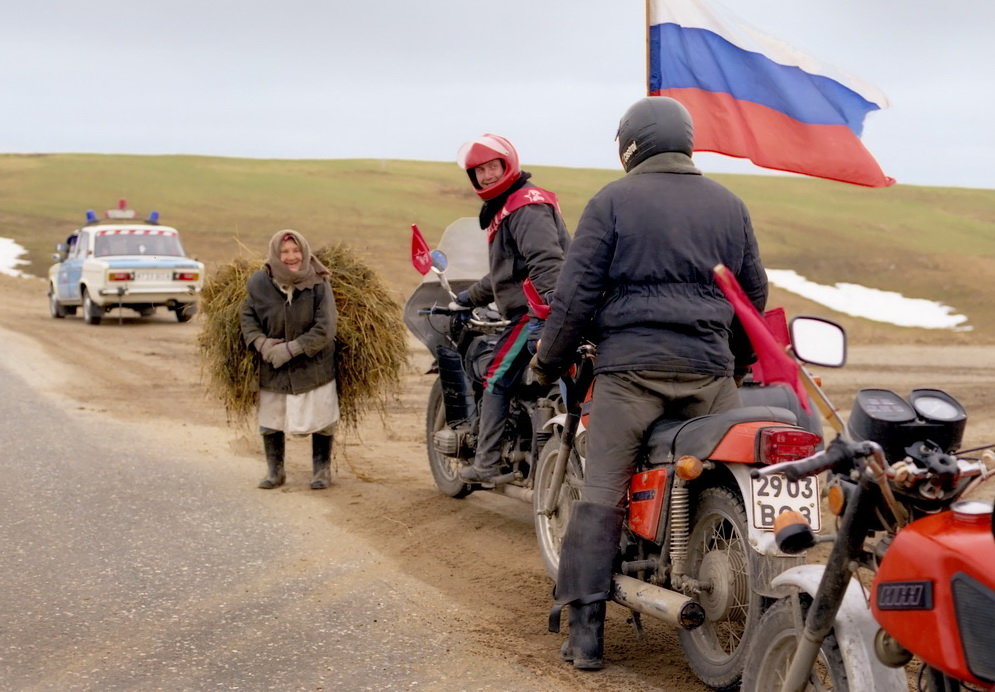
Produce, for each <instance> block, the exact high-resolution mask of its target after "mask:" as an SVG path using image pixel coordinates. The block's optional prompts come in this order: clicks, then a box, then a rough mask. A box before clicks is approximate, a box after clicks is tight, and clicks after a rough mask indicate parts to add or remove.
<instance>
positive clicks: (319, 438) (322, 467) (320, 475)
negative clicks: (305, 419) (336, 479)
mask: <svg viewBox="0 0 995 692" xmlns="http://www.w3.org/2000/svg"><path fill="white" fill-rule="evenodd" d="M311 463H312V465H313V470H314V473H313V475H312V476H311V490H324V489H325V488H327V487H328V486H329V484H331V482H332V473H331V466H332V436H331V435H320V434H318V433H312V434H311Z"/></svg>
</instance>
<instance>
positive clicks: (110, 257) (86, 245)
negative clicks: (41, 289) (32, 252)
mask: <svg viewBox="0 0 995 692" xmlns="http://www.w3.org/2000/svg"><path fill="white" fill-rule="evenodd" d="M105 216H106V218H104V219H98V218H97V215H96V214H95V213H94V212H93V211H88V212H87V213H86V218H87V222H86V223H85V224H84V225H83V226H81V227H80V228H78V229H76V230H75V231H73V232H72V233H70V234H69V237H68V238H67V239H66V242H65V243H60V244H58V245H56V250H58V253H57V254H55V255H53V256H52V259H54V260H57V264H54V265H52V267H51V268H50V269H49V270H48V280H49V286H48V295H49V308H50V311H51V314H52V317H54V318H57V319H61V318H63V317H65V316H66V315H75V314H76V310H77V309H78V308H79V309H82V311H83V320H84V321H85V322H86V323H87V324H100V321H101V319H102V318H103V316H104V314H105V313H106V312H108V311H109V310H112V309H114V308H128V309H131V310H135V311H136V312H138V314H139V315H142V316H148V315H151V314H152V313H154V312H155V309H156V308H157V307H166V308H168V309H170V310H172V311H173V312H174V313H175V314H176V319H177V320H178V321H180V322H186V321H187V320H189V319H190V318H191V317H193V314H194V312H195V311H196V306H197V296H198V295H199V294H200V291H201V288H202V287H203V284H204V265H203V264H202V263H200V262H198V261H197V260H194V259H191V258H189V257H187V256H186V255H185V253H184V252H183V246H182V245H181V244H180V234H179V232H178V231H177V230H176V229H175V228H172V227H170V226H162V225H160V224H159V214H158V212H152V213H151V214H150V215H149V218H148V219H146V220H144V221H139V220H136V219H135V212H134V211H132V210H131V209H128V208H127V204H126V202H125V201H124V200H121V202H120V203H119V205H118V208H117V209H110V210H108V211H107V213H106V215H105Z"/></svg>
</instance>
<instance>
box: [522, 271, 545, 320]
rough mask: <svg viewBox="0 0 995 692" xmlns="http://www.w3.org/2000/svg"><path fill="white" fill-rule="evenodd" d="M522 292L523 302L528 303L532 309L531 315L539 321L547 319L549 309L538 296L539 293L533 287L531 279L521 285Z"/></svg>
mask: <svg viewBox="0 0 995 692" xmlns="http://www.w3.org/2000/svg"><path fill="white" fill-rule="evenodd" d="M522 292H523V293H525V300H526V301H528V303H529V307H530V308H532V314H534V315H535V316H536V317H538V318H539V319H541V320H544V319H546V318H547V317H549V311H550V307H549V306H548V305H546V301H545V300H543V299H542V296H540V295H539V291H537V290H536V287H535V285H533V283H532V279H525V281H524V282H523V283H522Z"/></svg>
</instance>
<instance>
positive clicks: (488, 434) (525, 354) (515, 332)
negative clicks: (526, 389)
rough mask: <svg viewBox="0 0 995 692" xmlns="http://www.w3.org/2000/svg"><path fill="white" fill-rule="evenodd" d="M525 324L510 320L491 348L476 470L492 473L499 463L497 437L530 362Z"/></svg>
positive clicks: (522, 319)
mask: <svg viewBox="0 0 995 692" xmlns="http://www.w3.org/2000/svg"><path fill="white" fill-rule="evenodd" d="M528 322H529V316H528V315H523V316H521V317H519V318H518V319H516V320H513V321H512V323H511V324H510V325H508V327H506V328H505V330H504V332H502V334H501V336H500V337H499V338H498V341H497V344H496V345H495V347H494V357H493V358H491V364H490V366H488V368H487V378H486V382H485V385H484V394H483V396H482V397H481V400H480V429H479V432H478V436H477V452H476V456H475V458H474V461H473V464H474V466H476V467H477V468H481V469H492V468H494V467H495V466H497V465H498V464H500V463H501V437H502V436H503V434H504V426H505V421H506V420H507V419H508V407H509V405H510V404H511V391H512V390H513V389H514V388H515V386H516V385H517V384H518V383H519V381H520V380H521V379H522V373H523V372H525V368H527V367H528V365H529V361H530V360H531V359H532V354H530V353H529V350H528V349H527V348H526V343H527V342H528V337H529V333H528V330H527V329H526V326H527V325H528Z"/></svg>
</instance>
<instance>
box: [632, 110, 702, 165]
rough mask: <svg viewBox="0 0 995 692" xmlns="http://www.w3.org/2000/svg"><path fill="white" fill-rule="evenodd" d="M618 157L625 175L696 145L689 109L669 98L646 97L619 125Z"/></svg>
mask: <svg viewBox="0 0 995 692" xmlns="http://www.w3.org/2000/svg"><path fill="white" fill-rule="evenodd" d="M616 138H617V139H618V155H619V158H621V159H622V168H624V169H625V171H626V173H628V172H629V171H631V170H632V169H633V168H634V167H635V166H636V165H637V164H640V163H642V162H643V161H645V160H646V159H648V158H649V157H651V156H653V155H654V154H662V153H663V152H665V151H679V152H682V153H684V154H687V155H688V156H690V155H691V149H692V147H693V145H694V123H692V122H691V114H690V113H688V111H687V109H686V108H685V107H684V106H682V105H681V103H680V102H679V101H676V100H674V99H672V98H670V97H669V96H647V97H646V98H642V99H639V100H638V101H636V102H635V103H634V104H632V105H631V106H630V107H629V110H627V111H626V112H625V115H623V116H622V120H620V121H619V123H618V134H617V135H616Z"/></svg>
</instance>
